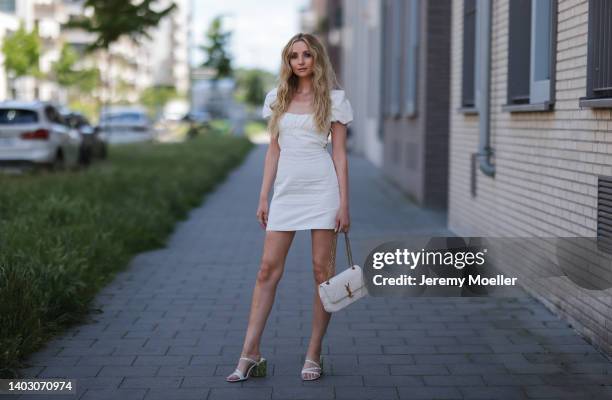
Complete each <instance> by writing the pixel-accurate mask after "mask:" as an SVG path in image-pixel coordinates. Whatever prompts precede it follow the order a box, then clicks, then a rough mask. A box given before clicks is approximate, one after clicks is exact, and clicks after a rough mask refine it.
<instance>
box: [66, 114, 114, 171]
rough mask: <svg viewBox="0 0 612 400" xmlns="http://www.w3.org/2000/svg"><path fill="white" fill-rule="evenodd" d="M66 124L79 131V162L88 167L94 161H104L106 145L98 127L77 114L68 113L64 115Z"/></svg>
mask: <svg viewBox="0 0 612 400" xmlns="http://www.w3.org/2000/svg"><path fill="white" fill-rule="evenodd" d="M64 118H65V119H66V120H67V121H68V124H69V125H70V126H71V127H72V128H74V129H76V130H78V131H79V134H80V135H81V137H82V138H83V141H82V145H81V148H80V151H79V162H80V163H81V164H83V165H89V164H90V163H91V162H92V161H93V160H94V159H105V158H106V155H107V147H108V145H107V143H106V140H105V139H104V137H103V136H102V135H100V130H99V129H98V127H94V126H92V125H91V124H90V123H89V121H88V120H87V118H86V117H85V116H84V115H83V114H81V113H78V112H74V111H70V112H68V113H66V114H65V115H64Z"/></svg>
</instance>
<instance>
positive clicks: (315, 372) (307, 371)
mask: <svg viewBox="0 0 612 400" xmlns="http://www.w3.org/2000/svg"><path fill="white" fill-rule="evenodd" d="M304 362H305V363H306V362H309V363H311V364H314V365H316V367H306V368H302V380H303V381H314V380H315V379H319V378H320V377H321V375H322V374H323V368H322V367H321V366H322V365H323V359H322V358H321V361H320V362H321V365H319V363H317V362H316V361H313V360H311V359H310V358H307V359H305V360H304ZM304 374H313V375H315V376H314V378H304Z"/></svg>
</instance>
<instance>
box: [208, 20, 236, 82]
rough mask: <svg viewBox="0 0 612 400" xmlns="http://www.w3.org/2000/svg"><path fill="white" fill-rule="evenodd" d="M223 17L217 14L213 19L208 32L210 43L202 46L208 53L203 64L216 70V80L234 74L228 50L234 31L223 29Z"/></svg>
mask: <svg viewBox="0 0 612 400" xmlns="http://www.w3.org/2000/svg"><path fill="white" fill-rule="evenodd" d="M221 18H222V16H217V17H215V18H214V19H213V21H212V23H211V24H210V27H209V28H208V31H207V32H206V38H207V40H208V44H206V45H203V46H200V48H201V49H202V50H203V51H204V53H205V54H206V61H205V62H204V63H203V64H202V66H203V67H208V68H213V69H214V70H215V76H214V78H213V79H214V80H218V79H221V78H224V77H228V76H232V75H233V69H232V60H231V59H230V57H229V55H228V52H227V46H228V45H229V41H230V39H231V36H232V32H224V31H223V28H222V19H221Z"/></svg>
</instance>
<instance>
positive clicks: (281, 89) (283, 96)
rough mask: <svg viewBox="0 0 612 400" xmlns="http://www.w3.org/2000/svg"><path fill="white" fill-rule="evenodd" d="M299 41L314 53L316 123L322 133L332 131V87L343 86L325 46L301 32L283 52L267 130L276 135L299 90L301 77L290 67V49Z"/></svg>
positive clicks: (313, 77)
mask: <svg viewBox="0 0 612 400" xmlns="http://www.w3.org/2000/svg"><path fill="white" fill-rule="evenodd" d="M298 41H302V42H304V43H305V44H306V46H308V49H309V50H310V53H311V54H312V56H313V76H312V86H313V92H314V102H313V103H314V104H313V108H314V117H315V125H316V127H317V129H318V130H319V131H320V132H327V133H328V134H329V129H330V119H331V109H332V101H331V90H333V89H340V85H339V84H338V81H337V80H336V74H335V72H334V69H333V68H332V65H331V62H330V61H329V56H328V54H327V50H326V49H325V46H323V44H322V43H321V42H320V41H319V39H317V38H316V37H315V36H313V35H311V34H309V33H298V34H296V35H294V36H293V37H292V38H291V39H290V40H289V42H288V43H287V44H286V45H285V47H284V48H283V52H282V60H281V68H280V74H279V77H278V85H277V92H276V100H275V101H273V102H272V103H271V104H270V109H271V110H272V115H271V117H270V120H269V121H268V132H270V134H271V135H272V136H273V137H274V136H278V134H279V129H278V123H279V120H280V117H281V116H282V115H283V114H284V113H285V112H286V111H287V110H288V109H289V104H290V103H291V99H293V96H294V95H295V93H296V92H297V88H298V81H299V78H298V76H297V75H295V74H294V73H293V70H292V69H291V61H290V57H291V48H292V47H293V44H294V43H296V42H298Z"/></svg>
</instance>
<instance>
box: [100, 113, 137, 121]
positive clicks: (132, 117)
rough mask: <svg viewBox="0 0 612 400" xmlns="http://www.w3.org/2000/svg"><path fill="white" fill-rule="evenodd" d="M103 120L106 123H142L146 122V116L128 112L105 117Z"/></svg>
mask: <svg viewBox="0 0 612 400" xmlns="http://www.w3.org/2000/svg"><path fill="white" fill-rule="evenodd" d="M102 119H103V120H104V121H106V122H140V121H142V120H144V115H142V114H140V113H136V112H126V113H118V114H108V115H103V116H102Z"/></svg>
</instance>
